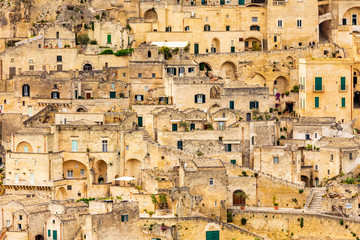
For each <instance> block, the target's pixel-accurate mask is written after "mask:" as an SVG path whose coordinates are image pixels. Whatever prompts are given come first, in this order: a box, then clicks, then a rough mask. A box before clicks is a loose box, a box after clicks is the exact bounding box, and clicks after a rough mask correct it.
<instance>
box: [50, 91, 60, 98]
mask: <svg viewBox="0 0 360 240" xmlns="http://www.w3.org/2000/svg"><path fill="white" fill-rule="evenodd" d="M51 98H52V99H59V98H60V93H59V92H52V93H51Z"/></svg>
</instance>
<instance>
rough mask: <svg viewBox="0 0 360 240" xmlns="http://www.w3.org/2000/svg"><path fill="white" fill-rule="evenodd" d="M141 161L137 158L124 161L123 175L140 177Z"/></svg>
mask: <svg viewBox="0 0 360 240" xmlns="http://www.w3.org/2000/svg"><path fill="white" fill-rule="evenodd" d="M140 167H141V162H140V161H139V160H138V159H129V160H127V161H126V163H125V175H126V176H128V177H134V178H137V179H139V178H140Z"/></svg>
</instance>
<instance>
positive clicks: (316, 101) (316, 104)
mask: <svg viewBox="0 0 360 240" xmlns="http://www.w3.org/2000/svg"><path fill="white" fill-rule="evenodd" d="M319 105H320V104H319V97H315V108H318V107H319Z"/></svg>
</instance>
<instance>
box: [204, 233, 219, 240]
mask: <svg viewBox="0 0 360 240" xmlns="http://www.w3.org/2000/svg"><path fill="white" fill-rule="evenodd" d="M219 239H220V231H206V240H219Z"/></svg>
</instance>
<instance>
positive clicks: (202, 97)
mask: <svg viewBox="0 0 360 240" xmlns="http://www.w3.org/2000/svg"><path fill="white" fill-rule="evenodd" d="M195 103H205V95H204V94H196V95H195Z"/></svg>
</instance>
